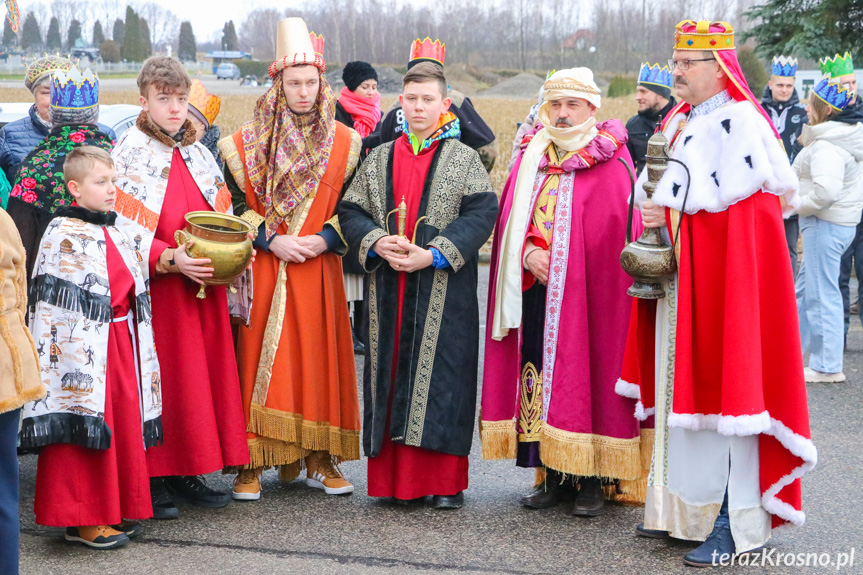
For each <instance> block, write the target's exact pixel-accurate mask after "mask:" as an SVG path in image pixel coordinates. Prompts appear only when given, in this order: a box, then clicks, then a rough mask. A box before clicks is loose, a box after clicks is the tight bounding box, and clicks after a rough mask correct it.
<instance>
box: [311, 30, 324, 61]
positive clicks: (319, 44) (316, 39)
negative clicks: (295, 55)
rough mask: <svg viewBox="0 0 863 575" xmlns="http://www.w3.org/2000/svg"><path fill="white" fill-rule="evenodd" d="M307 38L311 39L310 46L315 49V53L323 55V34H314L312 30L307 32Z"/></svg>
mask: <svg viewBox="0 0 863 575" xmlns="http://www.w3.org/2000/svg"><path fill="white" fill-rule="evenodd" d="M309 39H310V40H311V41H312V48H314V50H315V54H317V55H318V56H320V57H321V58H323V57H324V35H323V34H321V35H320V36H319V35H317V34H315V33H314V32H309Z"/></svg>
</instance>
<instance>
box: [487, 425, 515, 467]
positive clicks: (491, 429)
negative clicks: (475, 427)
mask: <svg viewBox="0 0 863 575" xmlns="http://www.w3.org/2000/svg"><path fill="white" fill-rule="evenodd" d="M479 438H480V441H481V442H482V458H483V459H515V455H516V452H517V450H518V449H517V448H518V432H517V431H516V429H515V421H514V420H512V419H506V420H503V421H485V420H483V419H480V420H479Z"/></svg>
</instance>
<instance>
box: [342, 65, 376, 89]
mask: <svg viewBox="0 0 863 575" xmlns="http://www.w3.org/2000/svg"><path fill="white" fill-rule="evenodd" d="M342 80H343V81H344V83H345V86H347V87H348V90H350V91H351V92H353V91H354V90H356V89H357V87H358V86H359V85H360V84H362V83H363V82H365V81H366V80H374V81H375V82H377V80H378V73H377V72H376V71H375V69H374V68H373V67H372V65H371V64H369V63H368V62H360V61H356V62H348V63H347V64H345V69H344V70H342Z"/></svg>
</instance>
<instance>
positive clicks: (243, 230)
mask: <svg viewBox="0 0 863 575" xmlns="http://www.w3.org/2000/svg"><path fill="white" fill-rule="evenodd" d="M185 219H186V227H185V229H182V230H177V231H176V232H174V240H175V241H176V242H177V245H181V244H185V243H188V241H189V240H190V239H194V240H195V241H194V243H193V244H192V246H191V247H190V248H189V249H188V250H187V253H188V254H189V255H190V256H191V257H193V258H208V259H209V260H210V261H211V262H212V263H211V264H210V267H212V268H213V277H210V278H207V279H205V280H204V285H202V286H201V289H199V290H198V297H199V298H201V299H204V298H205V297H207V295H206V293H205V292H204V288H205V287H206V286H208V285H211V286H229V288H230V286H231V284H232V283H234V280H235V279H237V278H238V277H239V276H240V275H241V274H242V273H243V271H245V269H246V268H247V267H248V266H249V261H251V259H252V240H250V239H249V232H253V231H255V230H254V228H253V227H252V225H251V224H250V223H248V222H247V221H245V220H241V219H240V218H238V217H236V216H230V215H228V214H220V213H218V212H189V213H188V214H186V216H185ZM232 291H234V290H232Z"/></svg>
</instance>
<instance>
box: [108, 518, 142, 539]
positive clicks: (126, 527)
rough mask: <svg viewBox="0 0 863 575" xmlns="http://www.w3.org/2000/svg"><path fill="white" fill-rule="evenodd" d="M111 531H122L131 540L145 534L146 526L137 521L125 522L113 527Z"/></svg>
mask: <svg viewBox="0 0 863 575" xmlns="http://www.w3.org/2000/svg"><path fill="white" fill-rule="evenodd" d="M111 529H116V530H117V531H122V532H123V533H125V534H126V537H128V538H129V539H134V538H135V537H140V536H141V535H143V534H144V526H143V525H141V524H140V523H139V522H137V521H128V522H127V521H123V522H122V523H120V524H119V525H111Z"/></svg>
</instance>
